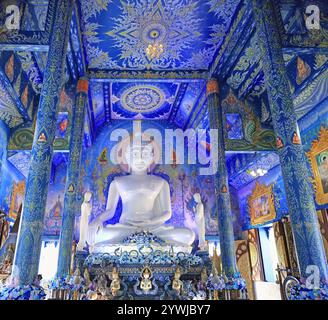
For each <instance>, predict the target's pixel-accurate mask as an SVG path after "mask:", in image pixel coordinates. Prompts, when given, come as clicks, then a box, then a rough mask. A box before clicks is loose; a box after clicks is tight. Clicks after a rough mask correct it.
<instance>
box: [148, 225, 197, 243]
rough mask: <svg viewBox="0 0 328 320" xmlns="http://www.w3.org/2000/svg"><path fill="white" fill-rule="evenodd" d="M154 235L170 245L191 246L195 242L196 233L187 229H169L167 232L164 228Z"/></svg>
mask: <svg viewBox="0 0 328 320" xmlns="http://www.w3.org/2000/svg"><path fill="white" fill-rule="evenodd" d="M152 233H153V234H154V235H155V236H157V237H158V238H160V239H162V240H164V241H166V242H167V243H169V244H177V245H182V246H185V245H186V244H187V245H189V246H190V245H191V244H192V243H193V242H194V240H195V233H194V232H193V231H192V230H189V229H187V228H168V229H167V230H165V229H164V228H163V229H160V230H158V231H157V230H153V231H152Z"/></svg>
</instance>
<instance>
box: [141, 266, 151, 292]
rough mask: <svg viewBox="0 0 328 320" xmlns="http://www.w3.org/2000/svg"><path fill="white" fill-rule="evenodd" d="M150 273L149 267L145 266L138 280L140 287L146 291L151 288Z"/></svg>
mask: <svg viewBox="0 0 328 320" xmlns="http://www.w3.org/2000/svg"><path fill="white" fill-rule="evenodd" d="M151 275H152V272H151V270H150V268H149V267H145V268H144V269H143V270H142V272H141V277H142V279H141V282H140V288H141V290H142V291H144V292H148V291H150V290H151V289H152V287H153V285H152V283H151V280H150V278H151Z"/></svg>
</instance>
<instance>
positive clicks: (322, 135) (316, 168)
mask: <svg viewBox="0 0 328 320" xmlns="http://www.w3.org/2000/svg"><path fill="white" fill-rule="evenodd" d="M307 156H308V158H309V161H310V164H311V169H312V173H313V177H314V179H312V183H313V187H314V190H315V198H316V202H317V203H318V204H320V205H322V204H327V203H328V129H327V128H324V127H321V128H320V131H319V136H318V139H316V140H314V141H313V142H312V146H311V149H310V151H308V152H307ZM320 156H321V157H322V158H321V160H319V161H322V162H325V163H323V164H322V163H321V168H320V165H319V164H318V158H319V157H320ZM325 156H327V158H324V157H325ZM324 166H327V167H326V168H325V167H324ZM320 170H321V172H320ZM323 171H324V172H325V173H326V175H327V178H326V179H325V181H323V179H322V175H323Z"/></svg>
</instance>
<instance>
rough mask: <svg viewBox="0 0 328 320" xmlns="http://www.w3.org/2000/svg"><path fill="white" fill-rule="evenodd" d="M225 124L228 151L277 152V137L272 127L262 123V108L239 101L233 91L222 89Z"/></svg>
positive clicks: (224, 87) (225, 87)
mask: <svg viewBox="0 0 328 320" xmlns="http://www.w3.org/2000/svg"><path fill="white" fill-rule="evenodd" d="M222 108H223V112H224V114H225V115H226V116H225V117H223V122H224V125H225V127H226V128H227V130H225V131H224V135H225V142H226V149H227V150H228V151H247V150H275V135H274V132H273V130H272V128H271V127H268V126H267V125H264V124H263V123H262V122H261V118H260V116H261V114H260V111H259V110H257V109H260V108H261V106H255V105H250V102H248V101H247V100H245V101H241V100H238V99H237V97H236V96H235V94H234V93H233V91H232V89H230V88H228V87H227V86H223V88H222Z"/></svg>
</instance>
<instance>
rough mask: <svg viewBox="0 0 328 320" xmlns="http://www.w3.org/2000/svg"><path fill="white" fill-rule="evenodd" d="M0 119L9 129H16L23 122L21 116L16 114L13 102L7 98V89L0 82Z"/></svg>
mask: <svg viewBox="0 0 328 320" xmlns="http://www.w3.org/2000/svg"><path fill="white" fill-rule="evenodd" d="M0 119H1V120H3V121H4V122H5V123H7V124H8V126H9V127H10V128H13V127H16V126H18V125H20V124H22V123H23V122H24V119H23V117H22V115H21V114H20V113H19V112H18V110H17V108H16V104H15V102H14V101H13V100H12V98H11V97H10V96H9V94H8V92H7V89H6V88H5V86H4V85H3V84H2V82H1V81H0Z"/></svg>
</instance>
